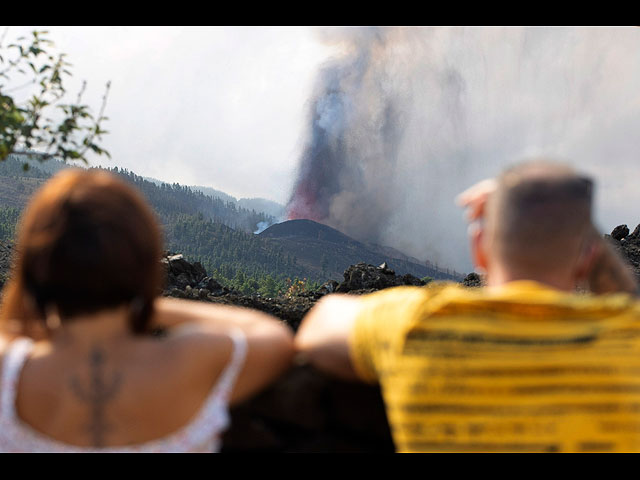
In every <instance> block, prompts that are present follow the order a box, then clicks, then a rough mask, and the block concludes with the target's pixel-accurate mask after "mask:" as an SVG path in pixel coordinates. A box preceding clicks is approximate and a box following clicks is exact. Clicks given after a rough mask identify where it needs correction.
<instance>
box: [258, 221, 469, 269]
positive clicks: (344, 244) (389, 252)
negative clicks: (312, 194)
mask: <svg viewBox="0 0 640 480" xmlns="http://www.w3.org/2000/svg"><path fill="white" fill-rule="evenodd" d="M259 236H260V237H262V238H267V239H269V240H271V241H272V242H275V243H277V244H278V245H280V246H282V247H283V248H284V250H285V251H287V252H289V253H290V254H291V255H294V256H295V258H296V260H297V263H298V264H299V265H300V266H301V267H304V268H306V269H308V270H309V271H310V272H313V273H312V274H310V276H312V277H320V278H331V279H334V280H336V279H339V278H341V276H342V272H344V271H345V269H346V268H347V267H348V266H349V265H353V264H355V263H359V262H364V263H369V264H373V265H379V264H382V263H385V262H386V263H387V264H389V267H390V268H392V269H393V270H395V271H396V272H397V273H398V274H401V275H403V274H407V273H409V274H411V275H414V276H416V277H419V278H422V277H432V278H434V279H441V280H458V281H459V280H461V279H462V276H460V275H454V274H453V272H452V273H448V272H447V271H442V270H436V269H435V268H432V267H428V266H426V265H423V264H420V263H417V262H413V261H410V260H408V258H409V257H406V256H404V255H403V254H402V253H401V252H398V251H397V250H393V249H386V250H385V249H384V247H377V246H371V245H365V244H363V243H361V242H358V241H357V240H354V239H353V238H351V237H348V236H347V235H345V234H343V233H341V232H339V231H338V230H336V229H334V228H331V227H328V226H326V225H323V224H321V223H317V222H314V221H312V220H289V221H286V222H282V223H278V224H275V225H272V226H270V227H269V228H267V229H266V230H264V231H263V232H262V233H260V234H259ZM395 252H397V254H396V253H395ZM402 256H404V258H402Z"/></svg>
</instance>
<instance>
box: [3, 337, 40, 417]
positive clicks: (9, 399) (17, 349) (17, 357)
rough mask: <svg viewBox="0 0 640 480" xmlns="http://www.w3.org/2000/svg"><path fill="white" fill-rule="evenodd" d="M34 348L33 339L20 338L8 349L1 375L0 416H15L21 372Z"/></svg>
mask: <svg viewBox="0 0 640 480" xmlns="http://www.w3.org/2000/svg"><path fill="white" fill-rule="evenodd" d="M32 348H33V340H31V339H30V338H19V339H17V340H14V341H13V342H11V344H10V345H9V348H8V349H7V351H6V353H5V355H4V360H3V362H2V377H0V417H3V418H6V419H11V418H13V417H14V416H15V401H16V393H17V392H16V389H17V386H18V380H19V378H20V372H21V371H22V366H23V365H24V362H25V360H26V359H27V357H28V356H29V353H30V352H31V349H32Z"/></svg>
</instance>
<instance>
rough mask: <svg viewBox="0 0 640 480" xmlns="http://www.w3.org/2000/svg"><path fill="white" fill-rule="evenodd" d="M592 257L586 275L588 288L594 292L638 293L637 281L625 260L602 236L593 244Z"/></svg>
mask: <svg viewBox="0 0 640 480" xmlns="http://www.w3.org/2000/svg"><path fill="white" fill-rule="evenodd" d="M592 257H593V259H592V261H591V262H590V263H591V265H590V267H591V268H590V269H589V272H588V276H587V283H588V287H589V290H591V291H592V292H593V293H596V294H603V293H617V292H626V293H631V294H634V295H637V294H638V283H637V281H636V279H635V276H634V275H633V273H632V272H631V270H630V268H629V266H628V265H627V262H626V261H625V260H624V259H623V258H622V257H621V256H620V254H619V253H618V252H616V251H615V249H614V248H613V247H612V246H611V245H609V244H608V243H607V242H606V241H605V240H604V239H603V238H602V237H599V238H598V241H597V243H596V244H595V245H594V247H593V253H592Z"/></svg>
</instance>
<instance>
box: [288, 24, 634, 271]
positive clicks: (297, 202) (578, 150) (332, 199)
mask: <svg viewBox="0 0 640 480" xmlns="http://www.w3.org/2000/svg"><path fill="white" fill-rule="evenodd" d="M322 36H323V40H324V41H327V42H331V43H333V44H335V47H336V50H337V51H339V54H338V55H337V56H336V58H334V59H333V60H331V61H330V62H329V63H327V64H325V65H324V66H323V67H322V68H321V70H320V71H319V74H318V78H317V83H316V86H315V90H314V92H313V95H312V97H311V99H310V102H309V105H308V109H309V110H308V127H307V131H306V134H305V135H306V138H305V139H304V147H303V149H302V152H301V155H300V163H299V168H298V174H297V179H296V181H295V182H294V187H293V191H292V195H291V198H290V200H289V203H288V205H287V216H288V218H290V219H293V218H309V219H312V220H316V221H320V222H322V223H325V224H327V225H330V226H333V227H335V228H337V229H339V230H341V231H343V232H345V233H347V234H348V235H351V236H353V237H355V238H357V239H359V240H363V241H368V242H373V243H379V244H383V245H389V246H392V247H395V248H397V249H399V250H401V251H404V252H406V253H408V254H410V255H413V256H415V257H417V258H419V259H422V260H425V259H429V260H431V261H435V262H438V263H440V264H443V265H447V266H450V267H454V268H457V269H459V270H466V271H469V270H470V269H471V263H470V260H469V255H468V247H467V239H466V226H465V223H464V220H463V215H462V212H461V211H460V210H459V209H457V207H455V205H454V198H455V195H456V194H458V193H459V192H460V191H462V190H463V189H464V188H466V187H468V186H469V185H471V184H472V183H474V182H476V181H478V180H480V179H482V178H486V177H489V176H493V175H496V174H497V173H499V172H500V171H501V170H502V169H503V168H504V167H505V166H507V165H509V164H512V163H514V162H517V161H519V160H522V159H524V158H528V157H534V156H548V157H552V158H557V159H561V160H565V161H567V162H569V163H572V164H574V165H575V166H576V167H578V168H579V169H581V170H583V171H586V172H587V173H590V174H592V175H594V176H595V177H596V180H597V182H598V195H597V198H596V201H597V203H596V209H597V211H596V213H597V220H599V223H600V225H601V226H602V227H603V229H605V230H606V229H610V227H611V226H615V225H616V224H618V223H633V222H640V216H639V215H638V213H639V212H638V210H637V208H635V207H633V208H632V206H635V205H637V204H638V202H639V201H640V193H639V192H640V189H638V188H636V187H635V185H633V180H632V179H633V178H635V177H637V172H638V167H637V165H638V154H637V152H638V151H640V94H638V92H637V87H638V85H640V54H639V52H640V29H638V28H626V29H621V28H606V29H604V28H597V29H596V28H524V29H515V28H508V29H507V28H470V29H463V28H377V29H327V30H323V31H322Z"/></svg>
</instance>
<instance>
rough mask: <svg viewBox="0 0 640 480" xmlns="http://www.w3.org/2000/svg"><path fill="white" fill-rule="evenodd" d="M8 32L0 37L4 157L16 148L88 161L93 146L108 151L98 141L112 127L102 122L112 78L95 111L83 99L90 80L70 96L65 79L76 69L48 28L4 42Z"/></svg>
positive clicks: (0, 139) (0, 136) (0, 137)
mask: <svg viewBox="0 0 640 480" xmlns="http://www.w3.org/2000/svg"><path fill="white" fill-rule="evenodd" d="M6 33H7V30H5V32H4V34H3V35H2V37H1V38H0V161H2V160H5V159H6V158H7V156H9V154H11V153H28V154H29V155H30V156H33V157H37V158H39V159H40V160H47V159H49V158H53V157H55V158H58V159H60V160H63V161H65V162H66V161H68V160H80V161H83V162H84V163H88V162H87V158H86V155H87V154H88V153H89V152H94V153H96V154H98V155H106V156H109V152H107V151H106V150H105V149H104V148H102V147H101V146H100V145H99V143H98V142H99V141H100V140H101V136H102V135H103V134H105V133H107V132H106V131H105V130H103V129H102V127H101V124H102V122H104V121H105V120H107V117H105V116H104V107H105V105H106V100H107V96H108V93H109V87H110V83H107V85H106V87H105V92H104V96H103V98H102V105H101V107H100V110H99V113H98V114H97V115H95V116H94V115H93V114H92V113H91V110H90V108H89V106H87V105H85V104H83V103H82V96H83V94H84V91H85V87H86V82H84V83H83V84H82V88H81V89H80V92H79V93H78V95H77V97H76V101H75V102H71V103H68V102H65V96H66V93H67V90H66V89H65V86H64V80H65V78H67V77H69V76H71V75H72V74H71V71H70V67H71V64H70V63H68V62H67V61H66V56H65V54H64V53H54V43H53V42H52V41H51V40H49V38H47V35H48V32H46V31H34V32H32V33H31V37H20V38H18V39H17V40H16V41H15V42H13V43H10V44H8V45H6V46H5V45H4V41H5V38H4V37H5V36H6ZM24 89H29V94H28V95H24V96H25V97H26V99H25V100H20V101H19V100H16V99H15V98H16V94H17V93H18V94H21V93H22V92H23V91H24ZM24 168H25V170H26V169H27V168H28V165H27V164H26V163H25V164H24Z"/></svg>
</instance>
